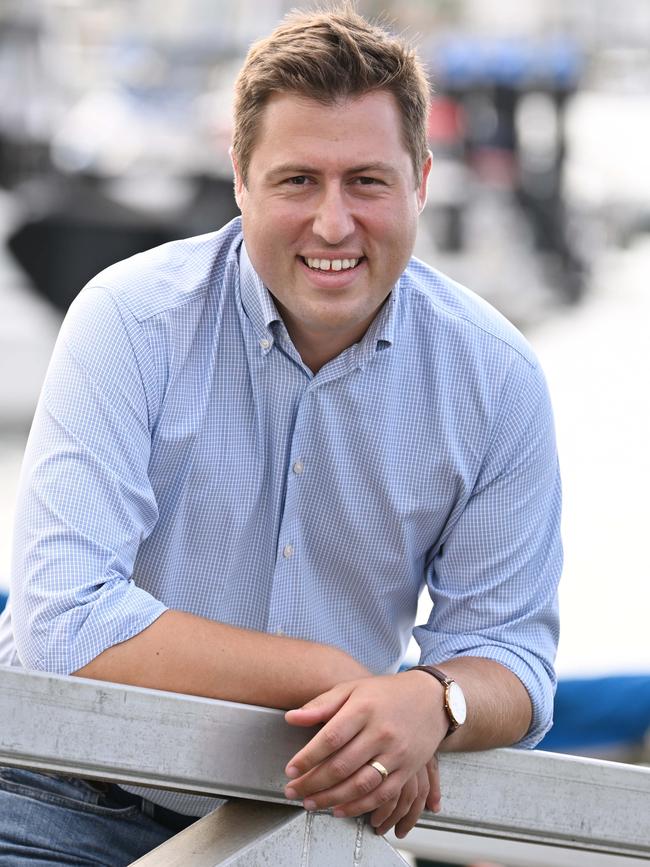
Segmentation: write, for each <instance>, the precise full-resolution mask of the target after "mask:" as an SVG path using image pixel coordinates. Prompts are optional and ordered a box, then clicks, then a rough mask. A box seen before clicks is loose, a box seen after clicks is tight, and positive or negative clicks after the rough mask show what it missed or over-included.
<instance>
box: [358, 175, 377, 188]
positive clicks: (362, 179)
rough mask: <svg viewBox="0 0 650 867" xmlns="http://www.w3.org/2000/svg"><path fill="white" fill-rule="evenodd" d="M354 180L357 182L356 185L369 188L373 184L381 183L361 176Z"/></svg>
mask: <svg viewBox="0 0 650 867" xmlns="http://www.w3.org/2000/svg"><path fill="white" fill-rule="evenodd" d="M356 180H357V183H358V184H360V185H361V186H362V187H370V186H373V185H374V184H381V183H383V181H380V180H379V179H378V178H369V177H366V176H362V177H360V178H357V179H356Z"/></svg>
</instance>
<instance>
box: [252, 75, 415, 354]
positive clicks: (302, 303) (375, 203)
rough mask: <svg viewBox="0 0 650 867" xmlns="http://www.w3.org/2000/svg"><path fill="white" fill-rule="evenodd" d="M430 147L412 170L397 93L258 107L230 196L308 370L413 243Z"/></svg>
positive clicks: (350, 333)
mask: <svg viewBox="0 0 650 867" xmlns="http://www.w3.org/2000/svg"><path fill="white" fill-rule="evenodd" d="M429 168H430V158H429V160H428V161H427V164H426V165H425V167H424V170H423V172H422V177H420V178H418V179H417V181H416V178H415V177H414V172H413V166H412V162H411V157H410V154H409V152H408V151H407V150H406V148H405V146H404V143H403V141H402V133H401V117H400V114H399V110H398V107H397V103H396V102H395V99H394V97H393V95H392V94H390V93H388V92H387V91H374V92H371V93H367V94H365V95H363V96H361V97H357V98H349V99H346V100H344V101H342V102H337V103H334V104H332V105H323V104H322V103H320V102H316V101H314V100H311V99H307V98H305V97H301V96H298V95H296V94H290V93H280V94H275V95H273V96H272V97H271V99H270V100H269V101H268V103H267V105H266V107H265V108H264V113H263V116H262V122H261V124H260V130H259V134H258V138H257V141H256V143H255V147H254V149H253V153H252V157H251V161H250V165H249V169H248V177H247V182H246V184H244V182H243V179H242V178H241V177H240V175H239V172H238V171H237V166H236V165H235V189H236V195H237V203H238V205H239V207H240V209H241V212H242V223H243V231H244V240H245V242H246V249H247V250H248V254H249V256H250V259H251V262H252V263H253V267H254V268H255V270H256V271H257V273H258V274H259V275H260V277H261V278H262V280H263V281H264V284H265V285H266V287H267V288H268V290H269V291H270V292H271V294H272V295H273V297H274V299H275V301H276V304H277V307H278V310H279V312H280V314H281V315H282V318H283V320H284V322H285V324H286V326H287V330H288V331H289V334H290V335H291V339H292V340H293V342H294V344H295V346H296V349H297V350H298V352H299V353H300V354H301V356H302V358H303V360H304V361H305V363H306V364H308V365H309V366H310V367H311V368H312V370H316V369H318V367H320V366H321V365H322V364H324V363H326V361H328V360H330V359H331V358H334V357H335V356H336V355H338V354H339V353H340V352H342V351H343V350H344V349H345V348H346V347H348V346H351V345H352V344H353V343H356V342H357V341H358V340H359V339H360V338H361V337H362V336H363V334H364V333H365V331H366V329H367V328H368V326H369V325H370V323H371V322H372V320H373V319H374V317H375V316H376V314H377V312H378V310H379V309H380V307H381V306H382V304H383V303H384V301H385V300H386V298H387V296H388V295H389V293H390V291H391V289H392V288H393V286H394V285H395V283H396V281H397V279H398V278H399V276H400V274H401V273H402V271H403V270H404V268H405V266H406V263H407V262H408V259H409V257H410V255H411V252H412V250H413V245H414V243H415V233H416V229H417V219H418V215H419V213H420V211H421V209H422V207H423V205H424V201H425V196H426V180H427V176H428V173H429Z"/></svg>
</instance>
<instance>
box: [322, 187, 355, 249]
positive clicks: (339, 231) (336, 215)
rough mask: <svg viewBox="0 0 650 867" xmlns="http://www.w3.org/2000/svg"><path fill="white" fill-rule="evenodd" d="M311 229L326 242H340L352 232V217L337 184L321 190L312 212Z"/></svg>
mask: <svg viewBox="0 0 650 867" xmlns="http://www.w3.org/2000/svg"><path fill="white" fill-rule="evenodd" d="M313 230H314V234H316V235H318V236H319V237H320V238H322V239H323V241H325V243H326V244H340V243H341V242H342V241H344V240H345V239H346V238H348V237H349V236H350V235H351V234H352V233H353V232H354V218H353V216H352V213H351V211H350V208H349V206H348V204H347V203H346V202H345V197H344V193H343V191H342V190H341V189H340V188H339V187H338V186H331V187H328V188H327V189H325V190H323V192H322V195H321V196H320V198H319V201H318V204H317V207H316V213H315V214H314V223H313Z"/></svg>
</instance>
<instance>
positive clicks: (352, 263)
mask: <svg viewBox="0 0 650 867" xmlns="http://www.w3.org/2000/svg"><path fill="white" fill-rule="evenodd" d="M298 258H299V259H300V260H301V262H302V263H303V264H304V265H306V266H307V268H309V270H310V271H318V272H319V273H323V272H327V271H329V272H332V273H341V272H347V273H349V272H350V271H354V270H355V269H357V268H358V267H359V266H360V265H361V263H362V262H365V260H366V257H365V256H360V257H358V258H346V259H314V258H312V257H310V256H299V257H298Z"/></svg>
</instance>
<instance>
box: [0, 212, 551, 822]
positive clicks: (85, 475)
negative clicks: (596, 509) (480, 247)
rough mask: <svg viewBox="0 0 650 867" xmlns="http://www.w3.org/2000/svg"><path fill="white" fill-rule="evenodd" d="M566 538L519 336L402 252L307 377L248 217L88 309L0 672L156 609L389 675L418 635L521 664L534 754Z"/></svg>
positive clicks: (149, 258)
mask: <svg viewBox="0 0 650 867" xmlns="http://www.w3.org/2000/svg"><path fill="white" fill-rule="evenodd" d="M559 520H560V484H559V476H558V466H557V457H556V451H555V442H554V434H553V423H552V416H551V409H550V406H549V400H548V395H547V391H546V387H545V384H544V380H543V376H542V374H541V372H540V369H539V366H538V364H537V361H536V360H535V358H534V356H533V354H532V352H531V350H530V348H529V346H528V345H527V344H526V342H525V341H524V339H523V338H522V337H521V336H520V335H519V334H518V332H517V331H516V330H515V329H514V328H513V327H512V326H511V325H509V324H508V323H507V322H506V321H505V320H504V319H503V318H502V317H501V316H500V315H499V314H497V313H496V312H495V311H494V310H492V309H491V308H490V307H489V306H488V305H487V304H485V303H484V302H483V301H481V300H480V299H478V298H477V297H475V296H474V295H472V294H471V293H469V292H468V291H467V290H465V289H463V288H462V287H460V286H458V285H457V284H455V283H453V282H452V281H451V280H449V279H448V278H446V277H444V276H442V275H441V274H439V273H437V272H436V271H434V270H432V269H431V268H429V267H427V266H426V265H424V264H423V263H422V262H420V261H418V260H416V259H413V260H411V262H410V264H409V266H408V268H407V270H406V271H405V273H404V274H403V275H402V277H401V279H400V281H399V282H398V284H397V285H396V287H395V288H394V290H393V292H392V293H391V295H390V296H389V299H388V301H387V302H386V304H385V305H384V306H383V308H382V309H381V311H380V313H379V314H378V316H377V318H376V319H375V321H374V322H373V324H372V325H371V326H370V328H369V330H368V332H367V333H366V335H365V336H364V337H363V339H362V340H361V342H360V343H358V344H356V345H354V346H352V347H350V348H349V349H347V350H346V351H345V352H343V353H342V354H341V355H340V356H338V357H337V358H335V359H334V360H333V361H331V362H330V363H329V364H326V365H325V366H324V367H323V368H322V369H321V370H320V371H319V372H318V373H317V374H316V375H313V374H312V373H311V371H310V370H309V369H308V368H306V367H305V365H304V364H303V363H302V361H301V359H300V357H299V355H298V353H297V352H296V350H295V348H294V347H293V345H292V343H291V340H290V338H289V335H288V333H287V331H286V328H285V326H284V324H283V322H282V320H281V318H280V316H279V315H278V312H277V310H276V307H275V305H274V303H273V299H272V297H271V296H270V295H269V293H268V291H267V290H266V289H265V287H264V286H263V284H262V282H261V280H260V279H259V277H258V276H257V274H256V273H255V272H254V270H253V268H252V266H251V264H250V261H249V259H248V257H247V255H246V250H245V247H244V246H243V243H242V235H241V227H240V222H239V220H235V221H233V222H232V223H230V224H228V225H227V226H226V227H225V228H224V229H222V230H221V231H219V232H216V233H213V234H209V235H204V236H201V237H199V238H193V239H190V240H185V241H178V242H174V243H171V244H166V245H164V246H162V247H159V248H157V249H155V250H151V251H149V252H146V253H143V254H140V255H138V256H135V257H133V258H131V259H128V260H126V261H125V262H121V263H119V264H117V265H114V266H112V267H110V268H108V269H107V270H106V271H104V272H102V273H101V274H100V275H99V276H98V277H97V278H95V279H94V280H93V281H92V282H91V283H90V284H89V285H88V286H87V287H86V288H85V289H84V290H83V292H82V293H81V294H80V295H79V297H78V298H77V300H76V301H75V302H74V304H73V306H72V308H71V310H70V312H69V314H68V316H67V318H66V321H65V323H64V325H63V328H62V330H61V334H60V337H59V340H58V343H57V346H56V349H55V352H54V356H53V359H52V362H51V365H50V368H49V371H48V374H47V378H46V381H45V385H44V388H43V392H42V395H41V399H40V403H39V406H38V409H37V412H36V416H35V420H34V425H33V428H32V432H31V435H30V439H29V444H28V447H27V453H26V457H25V463H24V469H23V474H22V480H21V485H20V492H19V500H18V507H17V517H16V529H15V556H14V561H13V574H12V578H13V582H12V587H11V604H10V608H9V610H8V611H7V614H6V615H5V616H4V619H3V620H2V625H1V627H0V647H1V649H2V650H1V652H0V662H4V663H8V664H13V665H23V666H26V667H28V668H33V669H43V670H46V671H52V672H59V673H69V672H72V671H74V670H76V669H78V668H80V667H81V666H83V665H85V664H86V663H87V662H89V661H90V660H91V659H93V658H94V657H95V656H97V655H98V654H99V653H101V651H103V650H104V649H106V648H107V647H109V646H111V645H113V644H115V643H117V642H121V641H124V640H125V639H128V638H130V637H131V636H133V635H135V634H137V633H138V632H140V631H141V630H143V629H144V628H145V627H147V626H148V625H149V624H151V623H152V622H153V621H154V620H155V619H156V618H157V617H159V616H160V614H161V613H162V612H163V611H165V610H166V609H167V608H175V609H182V610H184V611H191V612H194V613H196V614H199V615H202V616H205V617H209V618H212V619H215V620H219V621H222V622H225V623H230V624H234V625H236V626H241V627H245V628H249V629H256V630H262V631H265V632H269V633H282V634H285V635H289V636H296V637H300V638H304V639H311V640H313V641H318V642H324V643H328V644H333V645H337V646H339V647H341V648H343V649H344V650H345V651H347V652H348V653H350V654H351V655H352V656H354V657H355V658H356V659H358V660H359V661H360V662H362V663H363V664H364V665H366V666H368V667H369V668H370V669H371V670H372V671H375V672H386V671H395V670H396V669H397V667H398V665H399V662H400V660H401V659H402V657H403V655H404V652H405V649H406V646H407V643H408V641H409V638H410V636H411V634H414V635H415V638H416V639H417V641H418V643H419V645H420V647H421V651H422V656H421V661H422V662H423V663H441V662H444V661H445V660H447V659H450V658H451V657H454V656H460V655H462V656H480V657H487V658H490V659H494V660H497V661H498V662H500V663H502V664H503V665H504V666H506V667H507V668H509V669H511V670H512V671H513V672H515V674H517V675H518V677H519V678H520V679H521V680H522V682H523V683H524V685H525V686H526V688H527V689H528V691H529V693H530V696H531V699H532V703H533V708H534V721H533V725H532V728H531V730H530V732H529V734H528V735H527V737H526V738H525V739H524V741H522V746H532V745H534V744H535V743H536V742H537V741H538V740H539V739H540V738H541V736H542V735H543V733H544V732H545V731H546V730H547V728H548V727H549V725H550V721H551V710H552V696H553V686H554V675H553V658H554V654H555V649H556V643H557V638H558V622H557V607H556V584H557V580H558V576H559V572H560V563H561V546H560V540H559ZM425 584H426V585H427V586H428V590H429V592H430V594H431V597H432V599H433V602H434V607H433V611H432V614H431V617H430V619H429V622H428V623H426V624H423V625H420V626H417V627H416V628H415V629H413V625H414V619H415V615H416V606H417V600H418V595H419V593H420V591H421V590H422V588H423V586H424V585H425ZM173 797H174V800H173V801H172V800H167V801H165V803H166V805H168V806H173V807H174V808H175V809H180V801H179V800H178V799H179V798H182V797H183V796H173ZM157 800H160V798H157ZM184 803H185V802H184ZM185 811H186V812H199V810H197V809H196V806H195V807H194V809H191V808H187V809H186V810H185Z"/></svg>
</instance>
